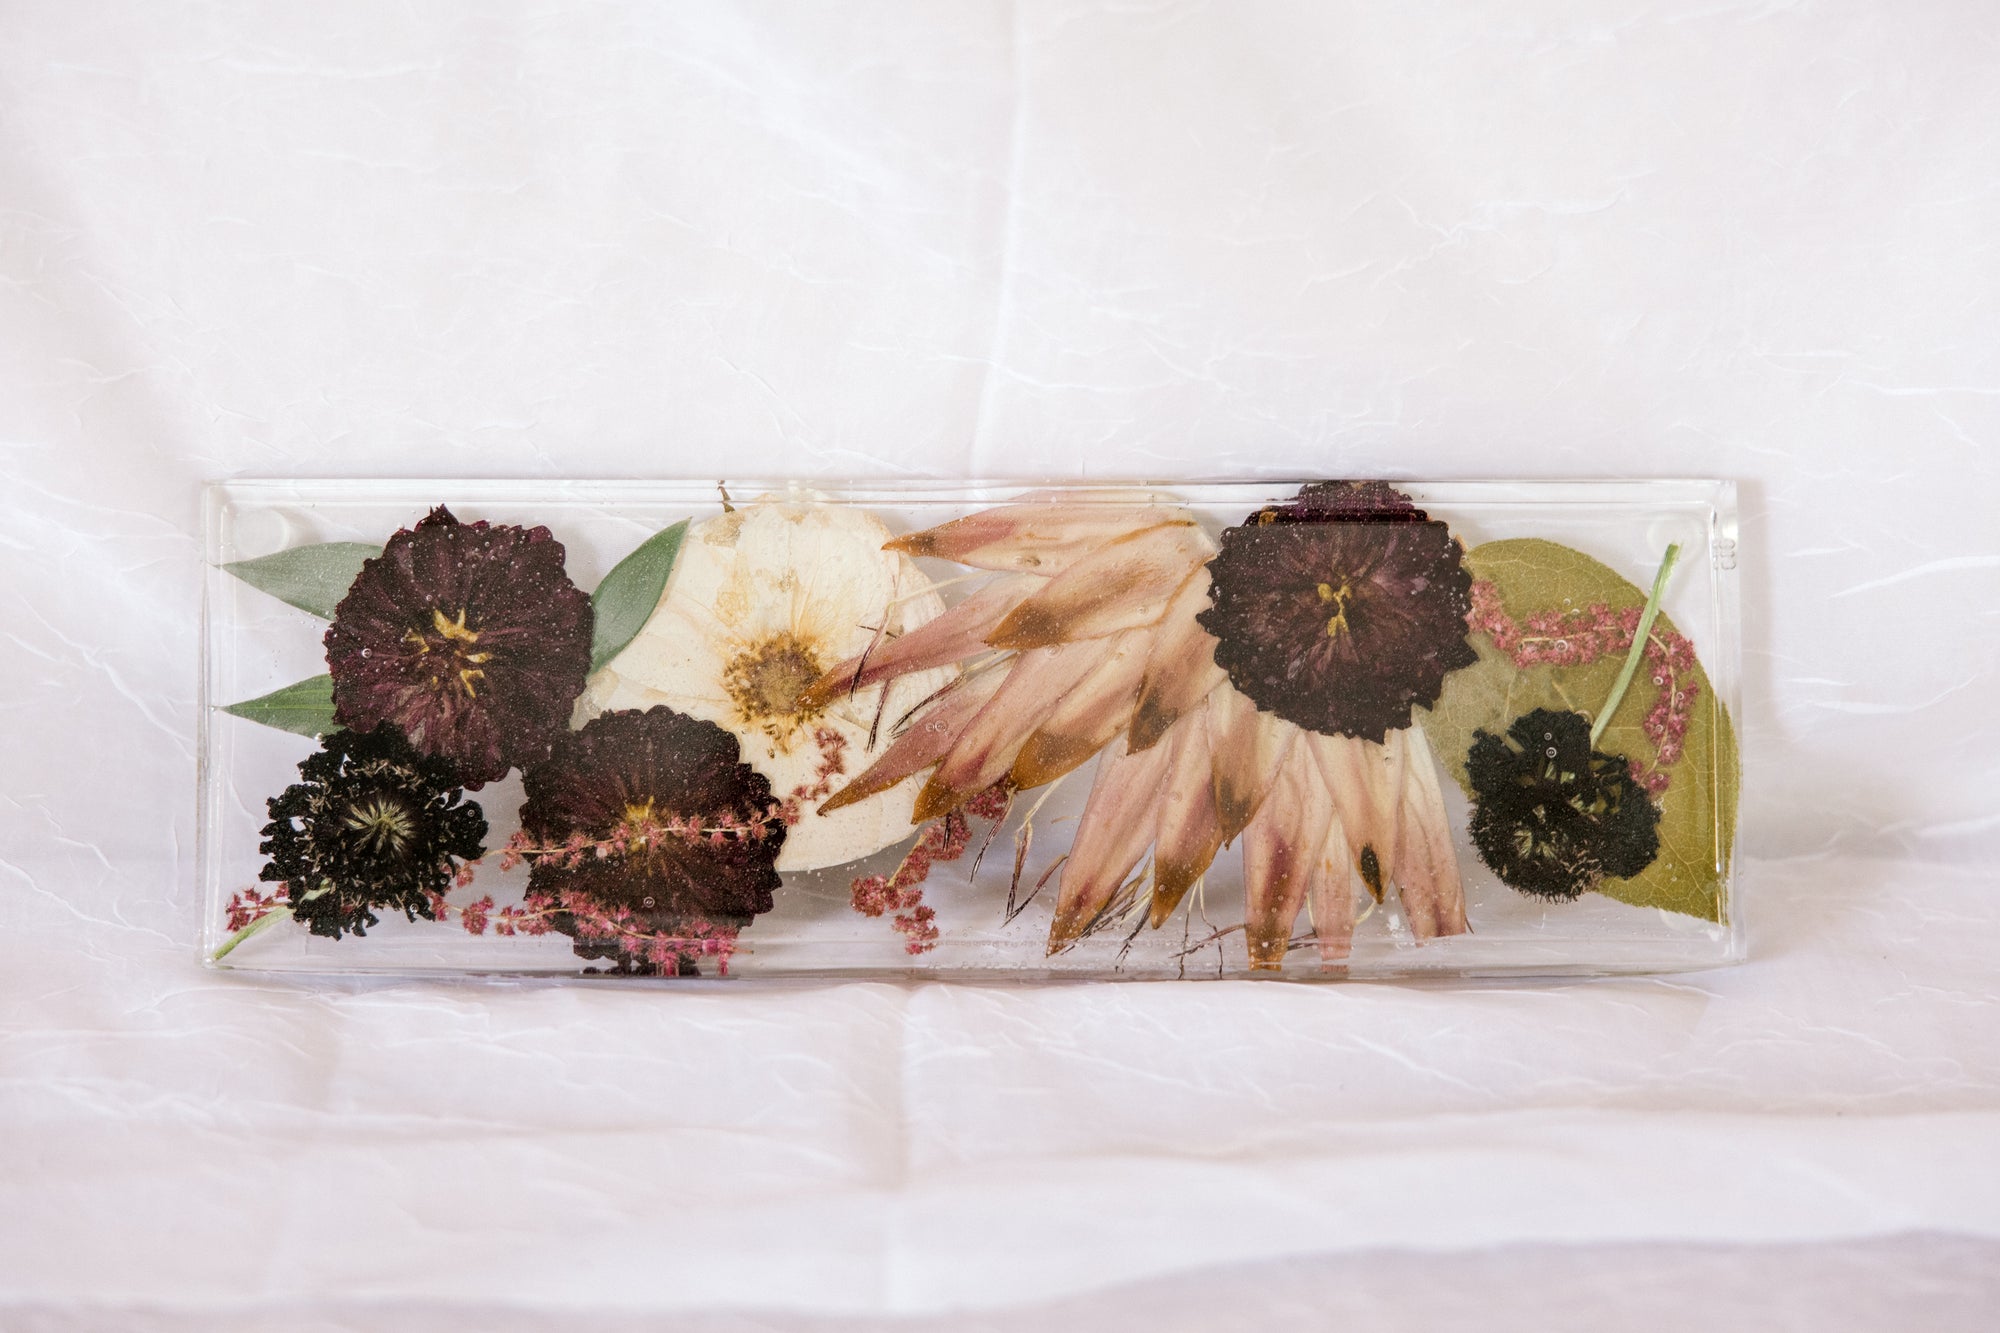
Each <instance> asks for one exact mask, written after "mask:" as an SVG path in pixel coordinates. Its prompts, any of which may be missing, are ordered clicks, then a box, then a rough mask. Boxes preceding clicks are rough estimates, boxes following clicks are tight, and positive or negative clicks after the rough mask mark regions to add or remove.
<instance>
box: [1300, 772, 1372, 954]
mask: <svg viewBox="0 0 2000 1333" xmlns="http://www.w3.org/2000/svg"><path fill="white" fill-rule="evenodd" d="M1314 767H1315V769H1317V765H1315V766H1314ZM1327 801H1328V806H1329V809H1332V807H1333V794H1332V793H1331V792H1329V793H1328V794H1327ZM1346 840H1347V835H1346V834H1345V833H1344V832H1342V830H1341V818H1340V813H1339V811H1338V810H1337V809H1333V813H1332V822H1331V823H1330V824H1328V826H1327V830H1326V843H1325V845H1324V846H1322V847H1321V848H1320V851H1319V858H1318V859H1317V860H1316V861H1314V862H1313V866H1312V874H1311V876H1310V877H1309V878H1308V880H1307V883H1306V907H1307V909H1308V910H1309V911H1310V912H1311V913H1312V925H1313V942H1314V945H1315V946H1316V947H1317V948H1318V950H1319V960H1320V962H1321V963H1322V964H1330V963H1338V962H1340V961H1342V960H1343V959H1345V958H1346V957H1347V956H1348V955H1349V954H1350V953H1352V952H1353V950H1354V896H1355V893H1356V892H1357V890H1359V891H1365V887H1366V886H1364V885H1363V884H1362V882H1361V874H1360V872H1359V871H1357V870H1356V869H1355V868H1354V863H1353V861H1352V860H1351V859H1349V857H1348V855H1347V845H1346Z"/></svg>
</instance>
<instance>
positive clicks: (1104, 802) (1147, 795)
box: [1048, 745, 1170, 954]
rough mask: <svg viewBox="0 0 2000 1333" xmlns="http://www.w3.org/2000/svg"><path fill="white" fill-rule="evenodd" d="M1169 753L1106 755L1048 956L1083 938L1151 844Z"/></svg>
mask: <svg viewBox="0 0 2000 1333" xmlns="http://www.w3.org/2000/svg"><path fill="white" fill-rule="evenodd" d="M1169 758H1170V752H1169V751H1168V750H1167V749H1165V748H1163V747H1161V746H1158V745H1155V746H1154V747H1153V748H1152V749H1150V750H1141V751H1140V752H1139V753H1137V754H1133V753H1131V752H1130V751H1127V750H1124V749H1123V748H1122V747H1121V748H1120V750H1119V751H1118V752H1117V753H1116V754H1107V755H1106V756H1105V758H1104V760H1103V762H1102V764H1101V766H1100V767H1099V768H1098V770H1097V780H1096V781H1095V782H1094V783H1093V784H1092V785H1091V788H1090V799H1089V800H1087V801H1085V802H1084V806H1083V816H1082V818H1081V819H1079V820H1078V821H1077V826H1076V837H1075V838H1074V839H1072V840H1071V842H1070V847H1069V859H1068V860H1066V861H1064V862H1063V866H1062V879H1061V880H1060V882H1059V889H1058V894H1057V900H1056V916H1055V920H1054V922H1053V923H1051V925H1050V926H1049V946H1048V947H1049V952H1050V953H1052V954H1053V953H1056V952H1058V951H1060V950H1062V949H1064V948H1066V947H1068V946H1069V945H1071V944H1074V943H1076V941H1077V940H1079V939H1081V938H1082V937H1083V934H1084V932H1085V931H1087V930H1089V929H1090V927H1091V925H1092V923H1094V922H1095V921H1096V920H1097V918H1098V917H1099V916H1100V915H1101V914H1102V913H1103V912H1104V910H1105V908H1107V907H1109V906H1110V905H1111V902H1112V900H1113V899H1114V898H1116V897H1117V895H1118V890H1119V889H1120V888H1122V887H1123V886H1124V884H1125V881H1126V879H1127V877H1128V876H1130V875H1131V873H1132V869H1133V867H1134V866H1137V865H1138V864H1139V858H1140V857H1142V856H1144V855H1145V854H1146V847H1147V845H1148V844H1149V843H1151V842H1152V840H1153V827H1154V821H1153V819H1151V818H1149V816H1150V815H1151V813H1152V811H1153V807H1154V804H1155V803H1156V802H1157V801H1158V800H1159V790H1160V780H1161V778H1162V777H1163V776H1164V775H1165V772H1166V767H1167V760H1168V759H1169Z"/></svg>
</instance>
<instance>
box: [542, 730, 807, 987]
mask: <svg viewBox="0 0 2000 1333" xmlns="http://www.w3.org/2000/svg"><path fill="white" fill-rule="evenodd" d="M523 782H524V786H525V789H526V793H527V800H526V802H525V803H524V804H523V805H522V807H521V831H522V837H521V840H520V841H519V842H518V843H517V844H516V846H517V849H518V850H519V852H520V854H522V855H525V856H527V857H528V858H529V859H530V860H531V861H532V862H533V865H534V870H533V873H532V874H531V876H530V877H529V893H530V896H531V897H538V898H541V899H543V900H546V901H550V902H555V903H560V904H565V905H570V906H574V907H576V908H578V909H586V908H587V909H589V910H574V911H564V912H561V913H558V914H556V915H554V916H552V917H551V918H550V919H551V922H552V924H554V926H555V928H556V929H557V930H560V931H562V932H563V933H564V934H567V935H571V936H573V937H574V938H575V941H576V944H575V949H576V952H577V953H578V954H579V955H580V956H582V957H585V958H608V959H612V960H614V961H615V962H616V964H617V966H618V969H619V970H620V971H628V972H668V973H670V974H671V973H672V972H675V971H680V972H686V971H691V970H692V957H691V954H690V952H689V949H688V948H686V947H681V946H682V945H685V944H691V943H693V942H697V941H702V940H709V939H713V938H715V937H717V936H718V935H726V936H729V937H733V936H734V933H735V932H736V931H738V930H741V929H742V928H743V927H744V926H747V925H749V924H750V922H751V920H752V918H754V917H756V916H757V915H758V914H760V913H763V912H768V911H770V910H771V907H772V905H773V898H772V894H773V891H774V890H776V889H777V887H778V883H779V875H778V872H777V869H776V868H775V865H774V863H775V862H776V861H777V859H778V852H779V850H780V849H781V848H783V846H784V843H785V826H784V823H783V820H782V819H781V817H780V815H779V810H778V806H777V803H776V802H775V801H774V800H773V798H772V794H771V784H770V782H769V781H767V780H766V779H765V778H764V776H763V775H762V774H761V773H759V772H757V770H756V769H754V768H752V767H750V765H748V764H746V763H743V762H741V760H740V754H739V751H738V747H737V742H736V738H735V737H734V736H732V735H730V734H729V733H728V732H727V731H724V730H723V729H722V728H721V727H718V726H716V725H715V724H714V723H713V722H704V721H701V720H699V719H697V718H692V717H688V716H687V715H685V714H683V713H677V712H675V711H674V710H673V709H671V708H667V707H665V706H664V705H660V706H655V707H653V708H649V709H646V710H645V711H643V712H641V711H638V710H635V709H624V710H620V711H617V712H610V713H605V714H603V715H601V716H599V717H596V718H593V719H592V720H591V721H590V722H588V723H586V724H585V725H584V727H583V729H582V730H580V731H576V732H570V733H566V734H564V735H563V736H562V737H561V738H560V739H558V741H557V742H556V745H555V748H554V751H553V752H552V753H551V754H550V756H549V758H548V759H547V760H546V761H545V762H543V763H540V764H537V765H535V766H534V767H533V768H530V769H529V770H528V771H527V773H526V774H525V775H524V778H523Z"/></svg>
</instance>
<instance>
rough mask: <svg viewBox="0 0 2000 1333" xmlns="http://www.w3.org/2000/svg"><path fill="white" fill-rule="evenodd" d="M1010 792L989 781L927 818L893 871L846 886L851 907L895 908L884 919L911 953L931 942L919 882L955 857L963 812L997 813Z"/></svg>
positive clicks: (960, 851)
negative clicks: (960, 803)
mask: <svg viewBox="0 0 2000 1333" xmlns="http://www.w3.org/2000/svg"><path fill="white" fill-rule="evenodd" d="M1010 795H1011V793H1010V792H1009V790H1008V787H1007V784H1006V783H1004V782H999V783H995V784H994V785H993V786H991V787H988V788H987V789H986V790H985V791H983V792H980V793H979V794H978V795H977V796H975V797H973V798H972V799H971V800H969V801H967V802H966V803H965V804H964V805H963V806H962V807H960V808H959V809H957V810H953V811H952V812H950V813H949V814H947V815H945V816H944V817H943V818H942V819H937V820H933V821H932V822H931V823H930V825H929V826H928V827H926V828H925V829H924V831H923V834H922V835H921V836H920V837H918V839H917V845H916V846H914V847H912V848H911V849H910V852H909V855H907V856H905V857H904V858H903V860H902V863H901V864H899V865H898V866H897V867H896V872H895V873H894V874H893V875H863V876H862V877H860V878H859V879H856V880H855V881H854V883H853V884H852V885H850V886H849V889H848V895H849V898H850V901H851V902H852V903H853V905H854V910H855V911H857V912H859V913H861V915H863V916H868V917H879V916H886V915H888V914H890V913H892V912H893V913H895V914H896V915H895V918H894V920H893V921H892V922H891V923H890V924H892V925H893V926H894V927H895V929H896V933H897V934H899V935H901V936H902V937H903V940H904V943H903V950H904V952H906V953H908V954H911V955H912V956H915V955H917V954H922V953H928V952H930V951H931V950H932V949H934V948H936V947H937V942H938V928H937V909H936V908H934V907H931V906H929V905H928V904H926V903H925V902H924V890H923V883H924V881H925V880H926V879H927V878H929V877H930V873H931V867H932V866H934V865H938V864H940V863H942V862H948V861H956V860H958V859H959V858H960V857H962V856H964V855H965V852H966V848H968V847H970V846H971V845H972V824H971V821H970V820H969V819H967V818H966V816H968V815H971V816H975V817H977V818H980V819H993V820H998V819H1002V818H1004V817H1005V816H1006V814H1007V805H1008V801H1009V797H1010Z"/></svg>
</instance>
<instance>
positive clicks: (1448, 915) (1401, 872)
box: [1396, 729, 1469, 940]
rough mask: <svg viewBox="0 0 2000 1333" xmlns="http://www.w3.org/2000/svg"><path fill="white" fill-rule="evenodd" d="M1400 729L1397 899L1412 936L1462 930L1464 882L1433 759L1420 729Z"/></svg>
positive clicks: (1425, 935)
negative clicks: (1400, 819) (1402, 739)
mask: <svg viewBox="0 0 2000 1333" xmlns="http://www.w3.org/2000/svg"><path fill="white" fill-rule="evenodd" d="M1403 735H1404V736H1405V737H1406V743H1405V746H1404V750H1405V759H1404V764H1403V792H1402V798H1403V799H1402V813H1403V823H1402V835H1401V840H1400V841H1399V843H1398V845H1397V849H1396V892H1397V894H1398V895H1399V896H1400V897H1401V898H1402V900H1403V915H1404V916H1405V917H1407V918H1408V919H1409V922H1410V933H1411V934H1412V935H1415V936H1416V937H1417V938H1418V939H1420V940H1428V939H1432V938H1435V937H1436V936H1439V935H1463V934H1465V933H1466V931H1467V930H1468V929H1469V927H1468V926H1467V925H1466V923H1465V886H1464V884H1463V883H1462V882H1461V881H1460V879H1459V876H1458V857H1457V856H1456V855H1455V854H1454V853H1453V851H1452V846H1451V825H1450V824H1449V822H1448V821H1447V820H1446V818H1445V810H1444V792H1443V791H1442V790H1441V789H1440V787H1439V786H1438V775H1437V764H1436V762H1435V761H1434V760H1433V759H1432V758H1431V747H1430V742H1429V741H1427V740H1425V739H1424V736H1423V733H1422V732H1419V731H1415V730H1414V729H1413V730H1411V731H1407V732H1404V733H1403Z"/></svg>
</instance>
